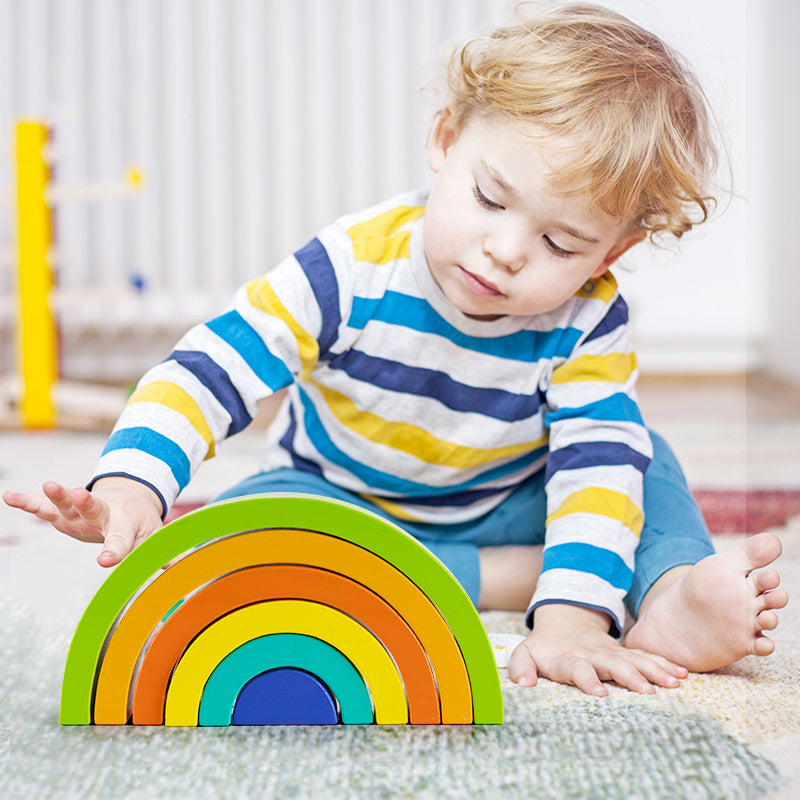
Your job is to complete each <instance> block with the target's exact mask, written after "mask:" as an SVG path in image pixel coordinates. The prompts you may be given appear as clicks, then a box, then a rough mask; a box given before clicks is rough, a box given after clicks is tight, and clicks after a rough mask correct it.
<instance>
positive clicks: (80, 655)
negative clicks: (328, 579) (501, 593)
mask: <svg viewBox="0 0 800 800" xmlns="http://www.w3.org/2000/svg"><path fill="white" fill-rule="evenodd" d="M224 537H227V538H224ZM215 539H217V540H218V541H214V542H213V543H212V544H209V540H215ZM203 545H206V546H203ZM223 545H224V547H223ZM195 548H198V549H196V550H195ZM190 551H192V552H190ZM204 552H205V553H207V554H213V558H212V556H211V555H205V556H204V555H203V553H204ZM182 554H186V555H185V556H184V557H183V558H182V559H180V560H179V561H177V563H175V564H174V565H173V566H172V567H170V568H169V569H168V570H166V571H164V572H163V573H162V572H161V568H162V566H163V565H164V564H166V563H168V562H171V561H173V560H174V559H176V558H178V557H179V556H181V555H182ZM277 563H283V564H300V565H305V566H309V567H316V568H321V569H325V570H329V571H332V572H338V573H340V574H341V575H343V576H345V577H346V578H350V579H351V580H353V581H357V582H359V583H362V584H363V585H364V586H366V587H367V588H368V589H370V590H371V591H373V592H374V593H375V594H377V595H379V596H380V597H381V598H383V599H384V600H385V602H386V603H387V604H388V605H389V606H391V607H392V608H394V610H395V611H396V612H397V613H398V614H399V615H400V616H402V618H403V619H404V620H405V622H406V624H407V625H408V627H409V628H410V629H411V630H412V631H413V632H414V634H415V635H416V637H417V639H418V640H419V642H420V644H421V646H422V648H423V649H424V651H425V654H426V656H427V657H428V659H429V661H430V665H431V667H432V669H433V672H434V675H435V678H436V683H437V686H438V689H439V693H440V699H441V719H442V722H444V723H449V722H476V723H481V724H487V723H488V724H491V723H499V722H502V693H501V691H500V682H499V676H498V673H497V668H496V666H495V661H494V657H493V654H492V650H491V646H490V644H489V640H488V638H487V636H486V632H485V630H484V628H483V625H482V623H481V620H480V618H479V617H478V614H477V612H476V611H475V609H474V607H473V606H472V603H471V602H470V600H469V598H468V597H467V595H466V593H465V592H464V591H463V589H462V588H461V586H460V585H459V584H458V582H457V581H456V579H455V578H454V577H453V576H452V575H451V573H449V572H448V571H447V569H446V568H445V567H444V566H443V565H442V564H441V562H439V561H438V560H437V559H436V558H435V557H434V556H433V555H432V554H431V553H430V552H429V551H428V550H427V549H425V548H424V547H423V546H422V545H421V544H419V543H418V542H417V541H416V540H414V539H413V538H412V537H410V536H409V535H408V534H406V533H405V532H403V531H402V530H400V529H399V528H397V527H396V526H394V525H392V524H391V523H389V522H387V521H386V520H384V519H382V518H381V517H378V516H377V515H374V514H370V513H369V512H366V511H363V510H362V509H359V508H356V507H354V506H351V505H349V504H346V503H340V502H337V501H332V500H327V499H323V498H319V497H312V496H309V495H263V496H256V497H249V498H244V499H237V500H232V501H228V502H223V503H219V504H216V505H213V506H208V507H206V508H203V509H201V510H199V511H196V512H194V513H193V514H189V515H187V516H185V517H182V518H180V519H178V520H176V521H175V522H173V523H171V524H170V525H168V526H166V527H165V528H163V529H162V530H160V531H157V532H156V533H155V534H153V535H152V536H151V537H149V538H148V539H147V540H146V541H144V542H143V543H142V544H141V545H140V546H139V547H137V548H136V549H135V550H134V551H133V552H132V553H131V554H130V555H129V556H127V557H126V559H125V560H124V561H123V562H122V564H120V565H119V566H118V567H117V568H116V569H115V570H114V572H113V573H111V575H110V576H109V577H108V579H107V580H106V582H105V583H104V584H103V586H101V587H100V589H99V591H98V592H97V594H96V595H95V597H94V598H93V600H92V601H91V602H90V604H89V606H88V607H87V609H86V611H85V613H84V616H83V618H82V620H81V622H80V624H79V625H78V628H77V630H76V632H75V636H74V637H73V641H72V645H71V647H70V652H69V655H68V658H67V664H66V667H65V671H64V683H63V687H62V697H61V716H60V719H61V722H62V723H63V724H91V722H92V720H93V715H94V716H95V721H102V720H105V721H107V722H118V723H123V724H124V723H125V722H126V721H127V699H128V693H129V691H130V690H131V688H132V686H134V683H133V672H134V667H135V665H136V663H137V661H138V660H139V659H140V658H144V657H145V656H146V653H145V651H146V648H147V642H148V639H150V637H152V636H153V635H154V634H156V633H157V630H158V627H159V626H160V625H161V624H162V620H163V624H164V625H167V624H168V623H169V619H166V620H164V618H165V617H166V615H167V613H168V612H169V611H170V610H171V609H172V608H173V607H174V606H175V605H176V604H177V603H179V602H181V601H182V600H184V599H185V598H188V597H190V595H191V594H192V593H193V592H195V591H197V590H198V589H200V588H201V587H202V586H203V585H204V584H205V583H208V582H212V581H215V580H217V579H219V578H220V576H222V575H225V574H228V573H231V572H234V571H236V570H245V569H247V568H249V567H254V566H257V565H260V564H277ZM182 565H184V566H182ZM209 571H210V573H209ZM143 587H144V588H143ZM155 587H158V588H157V589H156V588H155ZM137 595H138V596H137ZM275 602H289V601H275ZM261 605H264V604H263V603H262V604H261ZM304 605H305V606H319V604H318V603H304ZM242 611H244V609H243V610H242ZM179 612H180V608H178V609H177V610H176V611H175V612H174V614H173V616H177V615H178V613H179ZM215 613H216V612H215ZM237 613H240V612H239V611H234V612H233V614H231V615H229V616H233V615H234V614H237ZM337 613H338V614H339V616H340V617H341V616H343V615H342V614H341V612H337ZM117 620H118V622H117ZM292 622H298V619H297V618H295V619H293V620H292ZM317 622H320V620H317ZM351 622H352V620H351ZM115 623H117V624H116V626H115ZM216 624H218V623H215V624H212V626H211V628H210V629H209V630H211V629H213V628H214V627H216ZM354 624H355V625H356V627H357V628H359V629H360V630H361V631H364V630H365V629H364V628H363V627H361V626H360V625H359V624H358V623H354ZM323 629H324V628H323ZM291 632H295V633H297V632H298V631H291ZM303 632H305V631H303ZM308 633H309V635H315V632H314V631H310V632H308ZM251 638H253V632H252V631H250V633H249V635H248V636H246V637H245V638H243V639H242V638H241V637H240V638H239V644H240V645H241V644H243V643H244V642H245V641H249V639H251ZM368 639H369V641H370V642H371V643H373V644H376V643H377V642H378V640H377V639H376V638H375V637H374V636H372V635H371V634H369V636H368ZM106 645H107V649H106V650H105V652H104V648H105V647H106ZM378 646H381V648H382V645H378ZM221 647H222V649H223V650H224V649H225V648H226V647H227V648H228V651H227V652H222V651H217V652H216V653H215V656H216V661H215V662H214V664H215V665H216V664H217V663H219V662H220V661H221V660H222V659H223V658H224V657H225V656H226V655H228V652H230V650H231V649H233V642H232V641H231V640H225V641H224V642H223V643H221ZM353 647H354V645H353V644H352V641H351V640H348V641H346V642H344V643H343V644H342V646H341V647H339V648H337V649H340V650H341V652H342V653H343V654H344V655H345V656H347V657H348V658H350V657H351V656H354V655H355V654H356V653H355V651H354V650H353ZM383 652H384V654H385V653H386V651H385V650H384V651H383ZM448 654H449V655H448ZM185 658H186V656H185V655H184V658H182V659H181V660H180V662H179V664H178V668H177V669H176V675H177V671H178V669H179V668H180V664H181V663H182V662H183V660H184V659H185ZM386 658H388V659H389V661H391V659H390V658H389V657H388V655H387V656H386ZM448 659H449V660H448ZM459 669H460V674H459ZM209 674H210V673H209ZM362 674H363V673H362ZM394 674H395V676H396V678H397V680H398V682H399V677H397V670H394ZM111 676H113V680H112V679H111ZM206 677H208V674H207V675H206ZM364 677H365V678H366V676H364ZM95 685H96V688H97V698H96V702H95V703H94V708H93V689H94V687H95ZM201 688H202V687H201ZM120 697H121V698H122V700H121V702H120V700H119V698H120ZM171 697H172V687H171V686H170V689H169V693H168V697H167V702H169V700H170V698H171ZM404 700H405V695H404ZM199 701H200V692H199V691H197V693H196V694H195V695H194V696H193V700H192V702H193V703H195V707H194V708H195V721H194V722H193V723H191V724H197V715H196V709H197V704H199ZM120 708H121V709H122V711H121V714H120V711H119V709H120ZM109 709H111V711H109ZM465 709H466V711H465ZM107 712H108V713H107ZM379 721H380V720H379Z"/></svg>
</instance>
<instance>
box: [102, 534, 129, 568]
mask: <svg viewBox="0 0 800 800" xmlns="http://www.w3.org/2000/svg"><path fill="white" fill-rule="evenodd" d="M133 540H134V534H133V533H131V534H130V535H128V534H124V533H109V534H108V535H107V536H106V538H105V541H104V542H103V550H102V552H101V553H100V555H99V556H98V557H97V563H98V564H99V565H100V566H101V567H113V566H115V565H116V564H119V562H120V561H122V559H123V558H125V556H126V555H128V553H130V552H131V550H133Z"/></svg>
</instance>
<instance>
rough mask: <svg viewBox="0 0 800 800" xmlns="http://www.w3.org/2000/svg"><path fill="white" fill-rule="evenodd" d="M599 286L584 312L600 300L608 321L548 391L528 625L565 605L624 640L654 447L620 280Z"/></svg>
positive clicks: (566, 362)
mask: <svg viewBox="0 0 800 800" xmlns="http://www.w3.org/2000/svg"><path fill="white" fill-rule="evenodd" d="M599 288H600V289H601V292H600V293H599V294H600V295H601V298H597V297H594V298H589V299H587V302H586V309H587V313H588V312H589V311H590V310H591V307H592V304H593V303H594V304H595V305H596V304H597V303H601V302H602V303H604V304H605V307H606V312H605V314H603V316H602V318H601V319H600V321H599V322H597V323H596V324H595V325H594V326H593V327H592V328H591V329H590V330H589V331H588V333H587V334H586V335H585V336H584V337H583V338H582V339H581V341H580V342H579V343H578V345H577V347H576V348H575V350H574V351H573V352H572V354H571V355H570V356H569V358H566V359H563V360H560V362H558V363H556V365H555V368H554V369H553V372H552V376H551V380H550V385H549V387H548V391H547V404H548V413H547V415H546V417H545V420H546V424H547V426H548V428H549V432H550V453H549V456H548V463H547V468H546V469H547V471H546V491H547V507H548V515H547V533H546V539H545V548H544V555H543V564H542V574H541V577H540V579H539V581H538V584H537V588H536V592H535V594H534V597H533V600H532V602H531V606H530V608H529V611H528V621H529V624H530V623H531V620H532V615H533V611H534V610H535V609H536V608H537V607H538V606H540V605H543V604H546V603H567V604H574V605H581V606H585V607H590V608H595V609H599V610H602V611H604V612H605V613H607V614H608V615H609V617H610V619H611V621H612V631H615V632H617V633H619V632H620V631H621V630H622V625H623V622H624V617H625V609H624V605H623V600H624V597H625V595H626V594H627V592H628V590H629V589H630V586H631V582H632V579H633V566H634V553H635V551H636V547H637V545H638V543H639V536H640V534H641V530H642V526H643V523H644V516H643V480H644V473H645V471H646V470H647V467H648V465H649V463H650V458H651V456H652V445H651V442H650V436H649V434H648V432H647V429H646V428H645V426H644V422H643V420H642V416H641V414H640V411H639V407H638V404H637V402H636V389H635V387H636V379H637V376H638V365H637V361H636V356H635V353H634V352H633V348H632V343H631V336H630V329H629V324H628V313H627V307H626V306H625V303H624V301H623V300H622V298H621V297H619V295H617V294H616V292H615V291H613V292H611V291H610V290H612V289H614V290H615V288H616V284H615V282H614V281H613V278H611V277H610V276H609V277H608V278H604V279H602V285H601V286H600V287H599ZM603 293H605V299H602V294H603Z"/></svg>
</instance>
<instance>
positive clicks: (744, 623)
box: [625, 533, 788, 672]
mask: <svg viewBox="0 0 800 800" xmlns="http://www.w3.org/2000/svg"><path fill="white" fill-rule="evenodd" d="M780 554H781V543H780V540H779V539H778V537H777V536H774V535H773V534H771V533H760V534H758V535H756V536H752V537H749V538H748V539H747V540H745V541H744V542H742V543H741V544H739V545H737V546H736V547H734V548H732V549H730V550H726V551H724V552H722V553H715V554H714V555H712V556H708V557H707V558H704V559H703V560H702V561H700V562H699V563H697V564H695V565H694V566H692V567H690V568H688V569H686V571H685V572H684V574H683V575H682V577H680V578H679V579H678V580H676V581H675V582H674V583H672V585H670V586H668V587H667V588H666V589H665V590H664V591H663V592H662V593H661V594H659V595H658V596H656V597H655V599H653V601H652V602H651V603H650V604H649V605H648V606H647V607H646V609H645V611H644V613H643V614H641V616H640V617H639V620H638V621H637V622H636V624H635V625H634V626H633V627H632V628H631V630H630V632H629V633H628V635H627V637H626V640H625V645H626V646H627V647H635V648H638V649H640V650H646V651H648V652H650V653H655V654H657V655H661V656H664V657H665V658H668V659H670V660H671V661H674V662H675V663H677V664H680V665H682V666H684V667H686V669H689V670H692V671H694V672H708V671H709V670H713V669H718V668H719V667H724V666H727V665H728V664H732V663H733V662H734V661H738V660H739V659H740V658H743V657H744V656H746V655H757V656H768V655H769V654H770V653H771V652H772V651H773V650H774V649H775V643H774V642H773V641H772V640H771V639H770V638H768V637H767V636H765V635H764V631H768V630H772V629H773V628H775V626H776V625H777V624H778V617H777V615H776V614H775V611H774V609H778V608H783V607H784V606H785V605H786V603H787V600H788V596H787V594H786V592H785V591H784V590H783V589H779V588H778V585H779V583H780V577H779V576H778V573H777V572H776V571H775V570H774V569H769V570H765V571H763V572H760V573H757V574H753V571H754V570H757V569H760V568H762V567H766V566H768V565H769V564H771V563H772V562H773V561H775V559H777V558H778V556H779V555H780ZM677 569H679V570H680V569H681V568H680V567H679V568H677ZM651 591H652V590H651ZM646 599H647V598H646Z"/></svg>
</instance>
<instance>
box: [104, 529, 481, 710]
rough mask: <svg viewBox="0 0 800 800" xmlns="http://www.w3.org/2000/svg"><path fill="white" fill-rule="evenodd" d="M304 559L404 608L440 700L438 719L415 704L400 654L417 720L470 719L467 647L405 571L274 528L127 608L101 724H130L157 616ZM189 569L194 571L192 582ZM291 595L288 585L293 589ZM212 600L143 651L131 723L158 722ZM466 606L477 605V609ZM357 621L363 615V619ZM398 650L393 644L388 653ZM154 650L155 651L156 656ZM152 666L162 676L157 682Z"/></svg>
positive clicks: (220, 546)
mask: <svg viewBox="0 0 800 800" xmlns="http://www.w3.org/2000/svg"><path fill="white" fill-rule="evenodd" d="M299 561H305V562H307V563H308V564H309V565H310V566H314V567H322V566H323V565H324V566H327V567H328V569H329V570H330V571H334V572H337V573H339V574H346V575H347V577H349V578H350V579H351V580H353V581H355V582H357V583H360V584H362V585H365V586H369V587H380V589H379V593H380V595H381V596H382V597H383V599H384V600H385V601H386V603H387V604H388V605H389V606H391V607H392V608H394V609H399V610H400V612H402V615H403V618H404V619H405V621H406V622H407V624H408V625H409V626H410V628H411V630H412V631H413V632H414V633H415V635H416V638H417V639H418V640H419V642H420V643H421V646H422V648H423V649H424V651H425V654H426V661H429V666H430V667H431V668H432V669H433V671H434V673H435V674H436V675H437V676H438V677H437V682H438V691H439V695H440V700H441V716H439V711H438V701H437V708H436V709H433V708H432V707H431V701H430V698H428V700H424V699H423V700H420V699H419V698H420V693H419V691H418V688H419V687H418V682H417V681H415V679H414V677H413V676H414V675H415V674H420V672H419V669H418V668H417V667H411V668H408V667H407V664H408V662H409V660H410V659H413V658H414V651H413V650H409V652H408V653H406V654H402V653H400V654H398V655H397V658H398V663H399V664H402V665H403V667H404V672H403V675H404V680H405V675H406V674H408V675H409V681H410V683H409V687H410V698H411V699H412V700H413V703H412V713H413V714H414V720H415V721H418V722H420V723H424V722H426V721H428V722H438V721H439V720H441V721H442V722H445V723H454V724H457V723H469V722H471V721H472V690H471V686H470V681H469V677H468V674H467V669H466V665H465V662H464V657H463V655H462V652H461V649H460V648H459V646H458V644H457V642H456V641H455V640H454V637H453V634H452V632H451V630H450V628H449V626H448V625H447V623H446V622H445V620H444V619H443V618H442V616H441V614H440V613H439V611H438V610H437V609H436V608H435V607H434V605H433V604H432V603H431V601H430V599H429V598H428V597H427V596H426V595H425V594H424V593H423V592H422V591H421V590H420V589H419V587H418V586H416V585H415V584H414V583H413V582H412V581H411V580H410V578H409V577H408V576H407V575H404V574H403V573H401V572H400V571H399V570H397V569H396V568H395V567H394V566H393V565H391V564H389V563H388V562H386V561H384V560H383V559H380V558H376V557H375V555H374V554H373V553H370V552H369V551H368V550H366V549H364V548H363V547H358V546H355V545H353V544H352V543H350V542H346V541H344V540H342V539H338V538H336V537H333V536H329V535H325V534H320V533H316V532H312V531H302V530H293V531H288V530H283V529H274V530H273V529H271V530H266V531H251V532H248V533H244V534H241V535H239V536H232V537H228V538H225V539H221V540H219V541H215V542H212V543H210V544H208V545H206V546H204V547H201V548H200V549H198V550H196V551H194V552H192V553H191V554H189V555H188V556H187V557H186V558H184V559H182V560H181V561H179V562H177V563H176V564H174V565H173V566H172V567H171V568H170V569H169V570H167V571H166V572H164V573H162V574H160V575H159V576H158V577H157V578H156V579H155V580H154V581H153V582H152V583H151V584H150V585H148V586H147V587H145V589H144V590H143V591H142V592H141V594H140V595H139V596H138V597H137V598H136V600H135V601H134V602H133V603H132V604H131V605H130V607H129V608H128V609H127V610H126V612H125V614H124V616H123V617H122V619H121V620H120V621H119V623H118V624H117V627H116V629H115V631H114V633H113V635H112V636H111V638H110V640H109V642H108V645H107V648H106V652H105V657H104V659H103V662H102V664H101V666H100V670H99V678H98V686H97V695H96V700H95V707H94V721H95V723H97V724H125V722H126V721H127V715H128V710H127V709H128V694H129V687H130V684H131V681H132V673H133V667H134V664H135V663H136V661H137V659H138V657H139V653H140V652H141V651H142V649H143V648H144V647H145V644H146V642H147V639H148V637H149V635H150V633H151V631H154V630H155V629H156V627H157V625H158V624H159V622H160V620H161V619H163V617H164V616H165V615H166V614H167V612H168V611H169V609H170V608H172V607H173V606H174V605H175V603H176V602H178V600H179V599H180V597H181V596H186V595H188V594H189V592H190V591H193V590H194V587H198V586H205V585H206V584H209V586H208V588H207V591H209V592H210V591H212V587H213V585H214V584H213V583H212V582H214V579H215V577H217V576H218V575H219V574H220V573H231V574H236V575H239V576H240V578H244V575H245V573H244V570H245V568H246V567H248V566H249V565H250V564H252V563H258V564H270V563H271V564H292V563H295V564H296V563H298V562H299ZM186 573H191V574H190V575H188V576H187V575H186ZM448 575H449V573H448ZM236 583H237V580H236V579H232V580H231V581H226V586H228V587H229V588H230V587H231V586H232V585H236ZM176 587H177V588H176ZM189 587H192V588H191V589H190V588H189ZM289 589H290V587H288V586H287V591H288V590H289ZM242 591H245V589H244V588H243V589H242ZM258 591H260V592H263V591H264V587H259V589H258ZM291 591H294V590H293V589H291ZM211 597H213V595H209V594H206V590H205V589H204V590H202V591H201V592H200V593H199V594H198V599H197V602H198V603H203V605H201V607H200V610H199V611H198V614H199V617H198V618H196V619H195V620H193V621H190V622H189V623H188V628H186V629H185V630H182V631H181V632H177V631H175V633H174V635H173V634H172V633H170V635H169V637H167V636H166V635H164V636H162V635H161V632H160V631H159V632H157V633H156V635H155V637H154V639H153V641H152V643H151V644H150V647H149V648H148V652H146V653H145V654H144V659H143V662H142V666H141V669H140V673H139V678H138V679H137V681H136V684H137V686H136V687H135V688H134V695H133V696H134V703H133V713H134V720H133V721H134V723H135V724H143V725H144V724H149V725H157V724H162V721H163V720H162V718H161V714H162V713H163V697H164V693H165V691H166V685H167V682H168V680H169V676H170V674H171V671H172V668H173V666H174V664H175V662H176V661H177V659H178V657H179V655H180V653H181V652H182V649H183V647H184V646H185V644H186V642H188V641H190V640H191V638H193V637H194V636H195V635H197V633H198V632H199V631H200V630H202V628H203V627H204V625H205V624H206V623H207V622H208V621H209V619H210V618H209V617H208V616H207V614H206V615H205V616H204V614H203V612H204V611H205V609H206V606H205V603H204V601H205V600H206V599H208V598H211ZM238 597H239V599H238V600H236V599H234V596H232V597H231V599H230V601H229V602H230V607H231V608H234V607H237V606H238V605H241V604H243V601H244V598H242V597H241V596H238ZM249 599H251V600H252V599H253V598H252V597H249ZM263 599H266V598H263ZM186 607H187V608H186V609H184V608H183V607H181V608H180V609H178V611H176V612H175V615H174V619H173V618H172V617H170V618H169V619H167V620H166V621H165V622H164V627H166V626H168V625H170V626H171V625H178V624H181V625H183V623H184V620H186V619H187V618H186V616H185V615H186V614H188V613H189V611H188V609H194V608H196V605H195V601H194V599H190V600H187V601H186ZM469 607H470V609H471V608H472V606H471V604H470V606H469ZM473 613H474V611H473ZM355 615H356V616H358V614H357V613H356V614H355ZM365 624H366V623H365ZM372 624H375V623H372ZM393 642H394V637H391V638H389V639H388V643H389V644H392V643H393ZM398 642H399V640H398ZM397 649H398V648H397V647H392V650H397ZM150 650H152V651H153V654H152V656H151V654H150V652H149V651H150ZM152 659H155V660H156V662H158V666H155V667H151V664H150V662H151V660H152ZM153 669H155V670H156V676H155V677H153V671H152V670H153ZM423 669H424V668H423ZM495 674H496V672H495ZM443 678H446V680H444V679H443ZM140 682H141V683H142V685H143V687H146V688H143V689H142V691H139V689H138V684H139V683H140ZM433 715H435V716H433Z"/></svg>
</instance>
